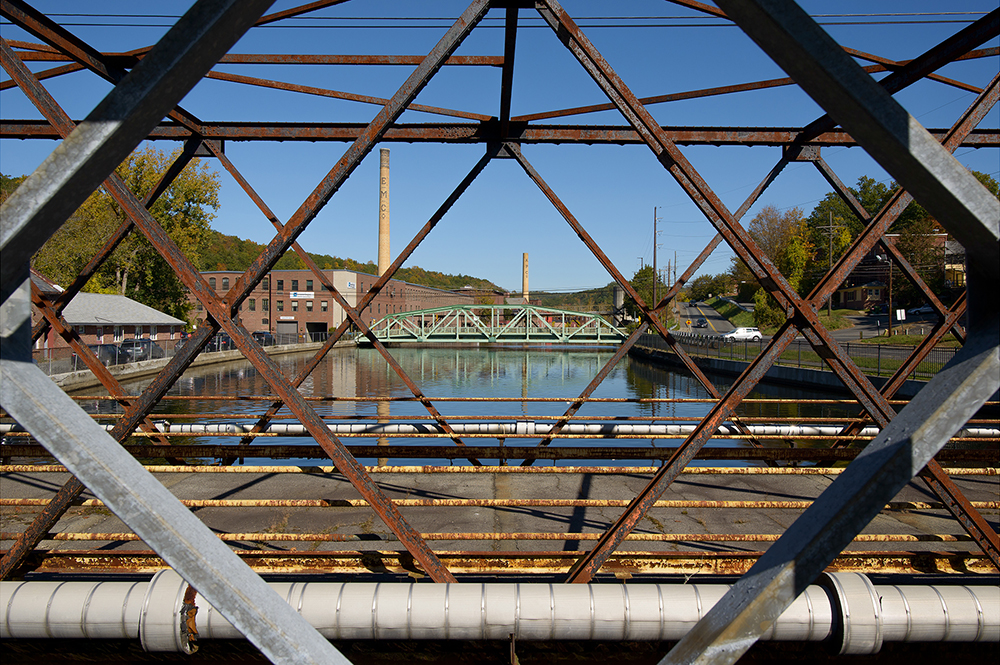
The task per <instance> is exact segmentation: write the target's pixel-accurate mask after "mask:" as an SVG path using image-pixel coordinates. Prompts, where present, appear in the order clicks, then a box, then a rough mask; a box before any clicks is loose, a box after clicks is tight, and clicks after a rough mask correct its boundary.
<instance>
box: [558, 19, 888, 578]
mask: <svg viewBox="0 0 1000 665" xmlns="http://www.w3.org/2000/svg"><path fill="white" fill-rule="evenodd" d="M544 4H545V8H544V9H542V8H541V7H539V12H540V13H541V14H542V16H543V18H545V20H546V21H547V22H548V23H549V24H550V26H551V27H552V28H553V30H554V31H555V32H556V33H557V34H558V35H560V38H561V39H562V40H563V41H564V43H565V44H566V45H567V47H568V48H569V49H570V51H571V52H573V53H574V55H576V56H577V58H578V59H579V60H580V62H581V64H583V65H584V67H585V68H586V69H587V70H588V72H589V73H590V74H591V76H592V77H593V78H594V80H595V81H596V82H597V83H598V85H600V86H601V87H602V89H603V90H604V91H605V93H606V94H607V95H608V97H609V98H610V99H612V101H613V102H614V103H615V105H616V106H617V107H618V108H619V110H620V111H621V112H622V114H623V115H624V116H625V117H626V118H627V119H628V120H629V122H630V124H632V125H633V126H634V127H635V128H636V130H637V132H639V133H640V135H642V136H643V137H644V138H645V140H646V142H647V144H648V145H649V146H650V148H651V149H652V150H653V152H654V154H656V155H657V156H658V158H660V159H661V161H662V162H663V163H664V166H665V167H666V168H667V169H668V170H669V171H670V172H671V174H672V175H674V177H675V178H676V179H677V180H678V182H679V183H680V184H681V185H682V187H684V188H685V190H686V191H688V193H689V195H690V196H691V198H692V200H694V201H695V202H696V203H698V204H699V206H700V207H701V208H702V210H703V212H704V213H705V214H706V216H708V217H709V219H710V221H712V223H713V224H714V225H716V227H717V228H718V229H719V231H720V233H722V234H723V235H724V236H725V237H726V240H727V242H729V244H730V245H731V246H732V247H733V249H734V250H735V251H736V253H737V255H738V256H739V257H740V258H741V259H742V260H743V262H744V263H745V264H746V265H747V267H748V268H749V269H750V270H751V272H752V273H754V275H755V276H756V277H757V279H758V280H759V281H760V282H761V284H762V285H763V286H764V287H765V288H766V289H767V290H768V291H769V292H770V293H771V294H772V295H773V296H775V297H776V298H778V300H779V302H781V301H782V300H784V301H786V302H787V303H788V304H790V305H791V306H792V307H793V308H794V312H795V314H796V316H797V318H798V319H799V322H798V324H797V325H800V326H801V325H803V324H805V326H806V329H805V330H804V332H805V333H806V336H807V339H809V341H810V343H812V345H813V346H814V348H816V349H817V352H819V353H820V355H821V356H822V357H824V359H825V360H826V361H827V362H828V364H830V366H831V368H832V369H833V370H834V371H835V372H836V373H837V374H838V376H839V377H840V378H841V380H842V381H844V382H845V384H846V385H847V386H848V387H849V388H851V390H852V392H853V393H854V394H855V395H857V396H858V398H859V400H860V401H861V402H862V405H863V406H864V407H865V409H866V411H868V412H869V413H871V414H872V415H873V417H877V416H878V415H881V414H880V413H879V412H880V411H882V408H883V407H884V405H883V404H880V403H879V397H878V395H877V393H876V392H875V391H874V389H873V387H872V386H871V385H870V383H869V382H868V380H867V379H866V377H864V375H863V374H861V372H860V371H859V370H858V369H857V367H856V366H855V365H854V364H853V363H852V362H851V361H850V359H849V358H847V357H846V355H845V354H844V353H843V351H842V350H841V349H840V347H839V345H838V344H837V343H836V342H835V341H834V340H833V339H832V337H831V336H830V335H829V333H828V332H827V331H826V330H825V328H824V327H823V326H822V324H820V322H819V320H818V318H817V316H816V310H815V309H812V308H810V307H809V306H808V305H807V304H806V303H804V302H803V301H802V300H801V299H800V298H799V297H798V295H797V294H796V293H795V292H794V291H793V290H792V289H791V288H790V286H789V285H788V283H787V282H786V281H785V280H784V278H783V277H782V276H781V275H780V273H779V272H778V271H777V270H776V269H775V267H774V266H773V264H771V262H770V261H768V260H767V259H766V258H765V257H764V256H763V255H762V254H761V253H760V252H759V250H757V248H756V245H755V244H754V243H753V241H752V240H751V239H750V238H749V237H748V236H747V235H746V233H745V231H743V229H742V228H740V227H739V225H738V223H737V222H736V220H734V219H732V216H731V215H730V214H729V213H728V212H727V210H726V209H725V206H724V205H723V204H722V203H721V201H719V200H718V199H717V198H716V197H715V195H714V193H713V192H712V191H711V190H710V189H709V188H708V186H707V184H706V183H704V181H703V180H702V179H701V178H700V176H698V174H697V173H696V172H695V171H694V169H693V168H692V167H691V165H690V164H689V163H688V162H687V161H686V159H685V158H684V157H683V156H682V155H681V154H680V152H678V151H677V150H676V147H675V146H673V145H672V144H671V143H670V142H669V140H668V139H666V137H664V136H663V134H662V132H661V131H660V129H659V126H658V125H656V124H655V123H654V122H652V118H651V117H650V116H649V115H648V113H646V112H645V110H644V109H643V108H642V105H641V104H640V103H639V102H638V100H637V99H636V98H635V97H634V95H632V93H631V92H630V91H629V90H628V88H627V87H626V86H625V85H624V83H623V82H622V81H621V80H620V79H619V78H618V77H617V75H615V73H614V72H613V71H612V70H611V68H610V67H608V66H607V63H606V62H605V61H604V60H603V58H601V56H600V54H599V53H597V51H596V49H594V48H593V46H592V45H590V43H589V41H587V40H586V38H585V37H584V36H583V35H582V33H580V31H579V29H578V28H577V26H576V25H575V24H574V23H573V22H572V20H571V19H570V18H569V17H568V16H567V15H566V14H565V12H563V11H562V9H561V7H559V6H558V4H557V3H556V2H554V1H550V2H546V3H544ZM790 313H791V312H790ZM773 345H774V340H772V346H773ZM744 376H746V375H744ZM741 378H742V377H741ZM882 413H884V411H882ZM692 436H695V435H692ZM653 484H656V483H655V481H654V483H653ZM664 488H665V486H664ZM640 496H642V495H640ZM641 504H642V501H640V500H639V499H638V498H637V502H636V506H634V507H630V509H629V510H627V511H626V514H630V513H632V512H633V510H636V509H638V510H639V511H640V514H641V508H639V506H641ZM632 526H634V523H632V524H631V525H630V524H629V522H628V520H626V521H624V522H623V521H619V523H616V525H615V527H614V530H618V529H621V530H623V531H625V532H628V531H629V530H630V529H631V528H632ZM612 541H613V538H609V539H608V540H607V541H602V542H601V543H600V544H599V545H598V547H597V548H595V549H602V548H607V547H612V546H613V545H612ZM598 558H599V557H591V556H589V555H588V557H585V558H584V559H582V560H581V563H580V566H579V567H577V568H575V569H574V570H573V571H571V574H570V579H571V581H578V580H579V579H581V578H584V577H586V576H587V574H592V570H594V569H591V568H589V567H590V566H592V565H593V563H594V562H595V560H596V559H598ZM580 571H584V574H582V575H581V574H580Z"/></svg>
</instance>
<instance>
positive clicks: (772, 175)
mask: <svg viewBox="0 0 1000 665" xmlns="http://www.w3.org/2000/svg"><path fill="white" fill-rule="evenodd" d="M787 164H788V160H787V159H786V157H785V156H782V158H781V159H780V160H779V161H778V163H777V164H776V165H775V166H774V168H772V169H771V171H770V172H768V174H767V176H765V177H764V179H763V180H762V181H761V182H760V184H758V185H757V187H755V188H754V190H753V192H751V193H750V196H748V197H747V199H746V200H745V201H744V202H743V205H741V206H740V208H739V210H737V211H736V214H735V217H736V218H737V219H740V218H742V217H743V215H745V214H746V212H747V211H748V210H749V209H750V208H751V207H752V206H753V204H754V203H755V202H756V201H757V199H758V198H760V195H761V194H763V193H764V191H765V190H766V189H767V187H768V186H769V185H770V184H771V183H772V182H774V180H775V179H776V178H777V177H778V174H780V173H781V171H782V170H783V169H784V168H785V166H786V165H787ZM553 196H554V194H553ZM720 242H722V236H721V235H720V234H716V235H715V237H714V238H713V239H712V240H711V241H710V242H709V243H708V245H707V246H706V247H705V249H704V250H702V252H701V253H700V254H699V255H698V256H697V257H696V258H695V260H694V261H693V262H692V263H691V265H690V266H688V268H687V270H685V271H684V273H683V274H682V275H681V277H680V278H679V279H678V280H677V282H676V283H675V284H674V285H673V286H671V287H670V288H669V289H668V290H667V293H666V294H665V295H664V296H663V298H662V299H661V300H660V302H659V303H655V310H653V311H659V310H660V309H661V308H663V307H665V306H666V305H667V304H668V303H669V302H670V301H671V300H673V299H674V298H675V297H676V296H677V294H678V293H680V290H681V289H682V288H683V286H684V284H686V283H687V281H688V280H689V279H690V278H691V276H692V275H693V274H694V273H695V272H697V270H698V269H699V268H700V267H701V266H702V264H703V263H704V262H705V261H706V260H707V259H708V257H709V256H710V255H711V254H712V252H713V251H714V250H715V248H716V247H718V246H719V243H720ZM636 302H637V305H638V306H639V307H640V309H641V310H643V312H644V314H645V313H646V312H645V307H646V306H645V303H643V302H642V301H641V300H638V301H636ZM650 320H655V317H648V315H647V320H646V321H644V322H643V323H642V325H641V326H639V328H638V329H637V330H636V331H634V332H633V333H632V334H631V335H629V337H628V339H626V340H625V341H624V342H623V343H622V344H621V346H620V347H619V350H618V352H616V353H615V354H614V355H613V356H612V357H611V358H610V359H609V360H608V362H607V363H605V364H604V367H603V368H602V369H601V370H600V371H599V372H598V373H597V375H596V376H595V377H594V379H593V380H591V382H590V383H589V384H588V385H587V387H586V388H584V390H583V391H582V392H581V393H580V396H579V397H578V398H577V399H576V400H574V401H573V402H572V403H571V404H570V406H569V407H568V408H567V410H566V411H565V412H564V413H563V415H562V416H561V417H560V418H559V419H558V420H557V421H556V422H555V423H554V424H553V426H552V429H551V431H550V432H549V434H547V435H546V436H545V438H544V439H542V440H541V441H540V442H539V443H538V447H543V446H547V445H549V444H550V443H551V442H552V440H553V438H554V437H555V436H556V435H557V434H558V433H559V432H560V431H561V430H562V428H563V427H565V426H566V424H567V423H568V422H569V419H570V418H572V417H573V415H574V414H575V413H576V412H577V411H578V410H579V409H580V408H581V407H582V406H583V404H584V402H585V401H586V400H587V399H588V398H589V397H590V396H591V395H592V394H593V392H594V390H596V389H597V387H598V386H599V385H600V384H601V383H602V382H603V381H604V379H605V378H607V375H608V374H609V373H610V372H611V370H612V368H614V366H615V365H617V364H618V362H619V361H620V360H621V358H622V357H623V356H624V355H625V353H627V352H628V351H629V350H630V349H631V348H632V347H633V346H634V345H635V343H636V341H638V339H639V338H640V337H641V336H642V334H643V333H644V332H645V331H646V330H647V329H648V327H649V321H650ZM666 341H667V343H668V344H669V345H670V346H671V348H672V349H673V350H674V352H675V353H676V354H677V355H678V357H680V358H682V359H683V358H688V359H690V356H688V355H687V353H686V352H685V351H684V349H683V348H682V347H681V346H680V345H679V344H677V343H676V340H674V339H673V336H671V337H670V338H669V339H667V340H666ZM690 360H691V362H692V363H693V362H694V361H693V359H690ZM705 388H706V389H707V390H708V391H709V393H710V394H712V396H713V397H715V398H716V399H718V398H719V397H720V395H719V393H718V392H717V391H716V389H715V386H714V385H712V384H711V383H709V384H708V385H706V386H705ZM731 418H732V422H733V424H734V425H735V426H736V427H737V428H739V429H740V431H741V432H742V433H743V434H744V435H747V436H749V437H750V438H748V439H747V441H749V442H750V444H751V445H753V446H754V447H755V448H760V447H762V445H761V444H760V442H759V441H757V440H756V439H755V438H753V436H752V435H751V434H750V431H749V430H748V429H747V428H746V427H744V425H743V423H742V422H740V420H739V418H737V417H735V416H731ZM532 462H534V458H525V459H524V461H522V463H521V466H528V465H530V464H531V463H532ZM772 464H773V462H772Z"/></svg>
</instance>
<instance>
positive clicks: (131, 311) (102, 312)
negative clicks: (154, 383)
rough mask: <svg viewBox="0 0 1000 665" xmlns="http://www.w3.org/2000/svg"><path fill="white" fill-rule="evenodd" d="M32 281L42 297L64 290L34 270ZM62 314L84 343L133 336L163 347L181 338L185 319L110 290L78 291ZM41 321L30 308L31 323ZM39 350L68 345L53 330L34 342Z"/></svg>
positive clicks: (36, 310)
mask: <svg viewBox="0 0 1000 665" xmlns="http://www.w3.org/2000/svg"><path fill="white" fill-rule="evenodd" d="M31 281H32V283H33V285H34V286H35V288H36V289H38V291H39V292H40V293H41V295H42V297H43V298H55V297H57V296H58V295H59V293H61V292H62V289H61V288H60V287H58V286H56V285H55V284H53V283H52V282H51V281H49V280H48V279H46V278H45V277H44V276H43V275H41V274H40V273H38V272H36V271H34V270H32V271H31ZM62 316H63V318H64V319H65V320H66V322H67V323H69V324H70V325H71V326H73V328H75V329H76V332H77V334H79V335H80V339H81V340H82V341H83V342H84V343H85V344H117V343H118V342H121V341H124V340H126V339H132V338H148V339H152V340H154V341H156V342H158V343H159V344H160V346H163V347H164V348H167V349H169V348H172V345H173V344H174V343H176V341H177V340H178V339H180V335H181V333H182V332H183V331H184V327H185V325H186V324H185V322H184V321H181V320H180V319H177V318H174V317H172V316H170V315H169V314H164V313H163V312H161V311H159V310H156V309H153V308H152V307H148V306H146V305H143V304H142V303H140V302H136V301H135V300H132V299H131V298H127V297H125V296H120V295H114V294H109V293H86V292H81V293H77V294H76V296H75V297H74V298H73V299H72V300H71V301H69V304H68V305H66V308H65V309H63V311H62ZM40 320H41V313H40V312H39V311H38V309H36V308H35V306H34V305H32V307H31V324H32V326H34V325H36V324H37V323H38V322H39V321H40ZM35 349H36V350H44V349H50V350H60V349H61V350H65V351H67V353H68V349H69V344H68V343H67V342H66V341H65V340H64V339H63V338H62V337H60V336H59V335H57V334H56V333H55V332H54V331H52V330H51V329H49V331H48V333H47V334H45V335H43V336H42V337H40V338H39V339H38V340H37V341H36V342H35Z"/></svg>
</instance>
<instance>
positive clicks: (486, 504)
mask: <svg viewBox="0 0 1000 665" xmlns="http://www.w3.org/2000/svg"><path fill="white" fill-rule="evenodd" d="M48 502H49V500H48V499H0V506H12V507H33V506H44V505H47V504H48ZM393 503H395V504H396V505H397V506H399V507H401V508H609V507H611V508H613V507H620V508H624V507H625V506H626V505H628V501H626V500H624V499H393ZM971 503H972V505H974V506H975V507H976V508H986V509H990V510H997V509H1000V501H973V502H971ZM181 504H183V505H185V506H187V507H188V508H367V507H369V506H370V504H369V503H368V502H367V501H365V500H364V499H181ZM811 505H812V501H683V500H673V501H657V502H656V503H655V504H653V507H654V508H741V509H743V508H749V509H768V510H771V509H773V510H805V509H806V508H808V507H809V506H811ZM73 506H74V507H83V508H103V507H105V504H104V502H103V501H101V500H100V499H82V500H78V501H74V502H73ZM944 509H945V504H943V503H937V502H929V501H890V502H889V503H887V504H886V506H885V508H884V510H886V511H909V510H944Z"/></svg>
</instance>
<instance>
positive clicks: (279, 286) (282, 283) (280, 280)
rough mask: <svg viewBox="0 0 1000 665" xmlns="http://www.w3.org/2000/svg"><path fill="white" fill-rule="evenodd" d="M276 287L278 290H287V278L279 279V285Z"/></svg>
mask: <svg viewBox="0 0 1000 665" xmlns="http://www.w3.org/2000/svg"><path fill="white" fill-rule="evenodd" d="M275 288H276V289H277V290H278V291H284V290H285V280H283V279H279V280H278V286H276V287H275Z"/></svg>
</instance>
